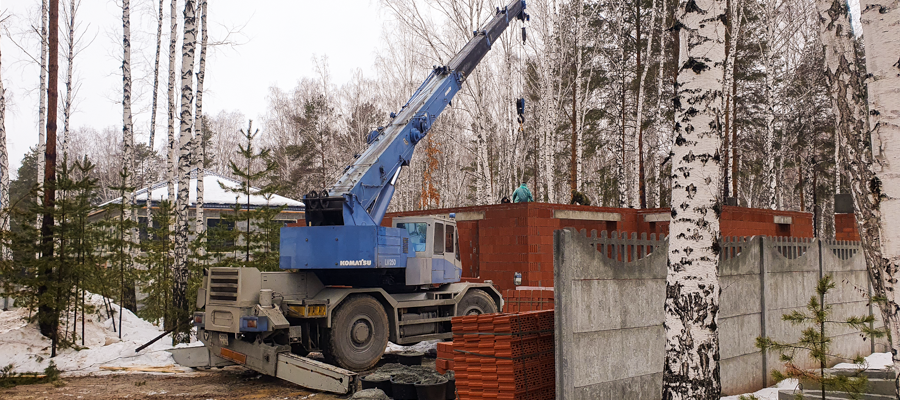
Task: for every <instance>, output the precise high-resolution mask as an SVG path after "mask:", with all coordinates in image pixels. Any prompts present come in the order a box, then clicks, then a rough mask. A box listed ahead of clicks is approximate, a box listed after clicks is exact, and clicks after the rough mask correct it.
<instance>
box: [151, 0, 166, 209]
mask: <svg viewBox="0 0 900 400" xmlns="http://www.w3.org/2000/svg"><path fill="white" fill-rule="evenodd" d="M164 3H165V0H159V11H158V12H157V14H156V58H155V59H154V61H153V89H152V93H153V94H152V95H151V96H152V100H151V102H152V103H151V106H150V150H153V149H154V147H153V145H154V144H155V143H154V140H155V139H156V105H157V100H158V99H159V96H158V94H159V92H158V91H157V88H159V55H160V52H161V50H162V27H163V4H164ZM148 193H149V192H148ZM147 198H148V199H149V198H150V196H147ZM147 221H150V217H149V216H148V217H147Z"/></svg>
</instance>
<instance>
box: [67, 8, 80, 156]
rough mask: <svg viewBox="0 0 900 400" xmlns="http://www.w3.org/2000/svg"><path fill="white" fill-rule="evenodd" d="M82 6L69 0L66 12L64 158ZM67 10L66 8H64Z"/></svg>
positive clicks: (70, 113) (73, 90) (73, 89)
mask: <svg viewBox="0 0 900 400" xmlns="http://www.w3.org/2000/svg"><path fill="white" fill-rule="evenodd" d="M80 6H81V0H69V11H68V12H67V13H65V12H64V15H65V17H66V31H68V35H67V36H66V38H65V41H66V49H65V50H66V51H65V53H64V54H65V56H66V99H65V103H64V104H63V160H65V159H67V156H68V154H69V130H70V129H69V119H70V117H71V116H72V98H73V97H74V95H75V91H76V88H75V82H73V81H72V71H73V70H74V69H75V44H76V41H77V39H76V38H75V14H76V13H77V12H78V8H79V7H80ZM64 11H65V10H64Z"/></svg>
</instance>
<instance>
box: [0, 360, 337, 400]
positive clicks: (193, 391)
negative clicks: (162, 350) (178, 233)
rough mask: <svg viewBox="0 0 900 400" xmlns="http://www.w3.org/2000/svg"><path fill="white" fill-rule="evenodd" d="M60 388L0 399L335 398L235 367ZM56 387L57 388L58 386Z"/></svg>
mask: <svg viewBox="0 0 900 400" xmlns="http://www.w3.org/2000/svg"><path fill="white" fill-rule="evenodd" d="M62 382H63V384H62V385H61V386H60V385H53V384H40V385H24V386H17V387H14V388H8V389H0V399H4V400H24V399H79V400H80V399H84V400H88V399H97V400H100V399H104V400H105V399H129V400H133V399H171V398H177V399H201V400H206V399H216V400H220V399H234V400H237V399H304V400H334V399H346V398H348V397H349V396H335V395H331V394H325V393H318V392H314V391H310V390H308V389H304V388H302V387H300V386H297V385H294V384H291V383H288V382H285V381H282V380H280V379H276V378H273V377H270V376H263V375H259V374H256V373H254V372H252V371H248V370H245V369H243V368H238V367H229V368H224V369H221V370H211V371H197V372H192V373H189V374H116V375H103V376H85V377H74V378H63V379H62ZM57 386H58V387H57Z"/></svg>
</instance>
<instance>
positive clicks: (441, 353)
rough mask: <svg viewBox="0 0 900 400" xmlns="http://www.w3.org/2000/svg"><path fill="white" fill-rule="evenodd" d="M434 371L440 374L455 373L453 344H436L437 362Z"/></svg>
mask: <svg viewBox="0 0 900 400" xmlns="http://www.w3.org/2000/svg"><path fill="white" fill-rule="evenodd" d="M435 369H437V372H438V373H440V374H444V373H446V372H447V371H456V368H454V364H453V342H441V343H438V344H437V360H436V361H435Z"/></svg>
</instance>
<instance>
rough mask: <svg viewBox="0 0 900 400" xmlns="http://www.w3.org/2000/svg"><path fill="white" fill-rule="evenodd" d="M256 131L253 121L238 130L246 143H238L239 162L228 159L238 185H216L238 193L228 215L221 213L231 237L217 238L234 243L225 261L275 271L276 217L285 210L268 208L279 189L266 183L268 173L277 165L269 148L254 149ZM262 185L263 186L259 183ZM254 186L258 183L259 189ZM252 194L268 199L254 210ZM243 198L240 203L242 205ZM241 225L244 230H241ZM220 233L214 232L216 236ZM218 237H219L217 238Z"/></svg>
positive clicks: (276, 251) (276, 265)
mask: <svg viewBox="0 0 900 400" xmlns="http://www.w3.org/2000/svg"><path fill="white" fill-rule="evenodd" d="M258 133H259V130H258V129H257V130H253V121H250V122H249V123H248V125H247V129H246V130H244V129H242V130H241V135H242V136H243V137H244V139H245V140H246V145H244V144H241V145H238V148H239V150H238V153H239V154H240V157H241V159H240V160H239V162H240V164H241V165H238V164H237V163H236V162H235V161H231V162H230V164H229V166H230V168H231V174H232V175H233V176H235V177H236V178H237V179H238V180H239V181H240V185H239V186H238V187H237V188H232V187H228V186H225V185H223V184H222V183H221V182H220V183H219V185H220V186H221V187H222V189H224V190H226V191H227V192H229V193H234V194H235V195H236V196H238V199H237V201H236V202H235V206H234V208H233V209H232V212H231V213H230V214H225V215H223V216H222V221H224V222H225V224H226V226H230V227H231V228H232V235H233V236H231V237H227V236H226V237H222V236H219V237H217V240H221V239H224V240H226V241H230V242H231V243H233V246H234V247H232V249H233V251H234V255H235V257H234V260H233V261H227V263H231V262H236V263H242V264H241V265H243V266H247V267H256V268H258V269H260V270H262V271H275V270H277V269H278V250H277V249H278V234H279V233H278V232H279V231H278V229H279V228H281V226H280V225H278V223H277V222H275V217H276V216H277V215H278V214H279V213H280V212H281V211H282V210H283V209H284V207H283V206H282V207H271V206H269V204H268V200H269V199H271V196H272V195H274V194H275V192H276V191H277V190H278V189H279V186H278V185H277V184H274V183H268V184H266V182H267V181H269V175H271V173H272V172H273V171H275V170H277V168H278V164H277V163H275V162H274V161H272V160H271V159H270V153H271V152H270V150H269V149H263V150H260V151H258V152H257V150H256V148H255V147H254V145H253V143H254V140H255V139H256V135H257V134H258ZM260 163H262V164H263V165H264V167H263V168H260V169H256V168H254V166H255V165H259V164H260ZM260 184H262V185H260ZM254 185H260V186H261V187H260V188H257V187H255V186H254ZM252 196H262V197H264V198H265V199H266V200H267V202H266V204H264V205H262V206H258V207H256V208H255V209H254V205H253V204H251V197H252ZM242 201H243V204H241V203H242ZM241 228H243V231H242V230H241ZM218 235H220V232H217V233H216V236H218ZM220 238H221V239H220Z"/></svg>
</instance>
